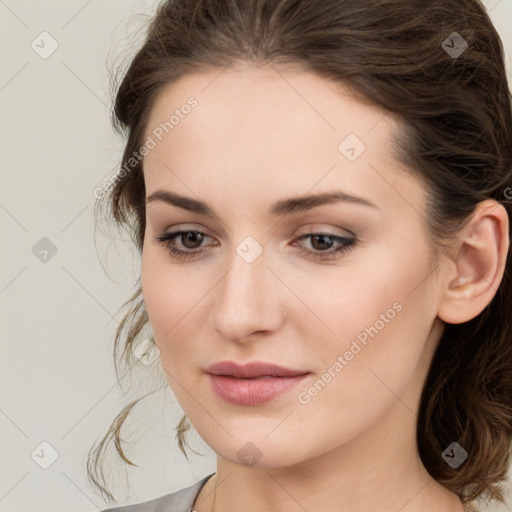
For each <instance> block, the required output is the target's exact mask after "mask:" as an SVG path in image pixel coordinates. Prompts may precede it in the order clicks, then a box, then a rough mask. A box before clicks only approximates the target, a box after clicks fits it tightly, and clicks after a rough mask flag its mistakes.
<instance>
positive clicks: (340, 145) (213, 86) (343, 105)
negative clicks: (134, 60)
mask: <svg viewBox="0 0 512 512" xmlns="http://www.w3.org/2000/svg"><path fill="white" fill-rule="evenodd" d="M191 98H193V100H194V102H195V106H194V107H193V108H189V107H188V106H187V107H186V108H185V107H184V106H186V105H188V104H192V103H190V99H191ZM171 118H173V119H172V123H170V122H169V121H170V120H171ZM165 128H167V129H165ZM399 128H400V125H399V123H398V121H397V119H395V118H394V117H393V116H392V115H390V114H389V113H387V112H386V111H384V110H382V109H380V108H377V107H375V106H373V105H369V104H366V103H362V102H360V101H359V100H358V99H356V98H355V97H354V96H353V94H352V93H351V91H350V90H349V89H348V87H346V86H344V85H342V84H340V83H335V82H333V81H329V80H327V79H325V78H323V77H320V76H318V75H316V74H314V73H311V72H306V71H304V70H300V69H295V68H287V69H281V68H279V69H278V68H274V67H272V66H264V67H258V66H242V67H238V68H232V67H227V68H224V69H222V68H220V69H219V68H215V69H210V70H205V71H202V72H196V73H191V74H188V75H185V76H183V77H182V78H181V79H180V80H178V81H177V82H175V83H173V84H170V85H168V86H167V87H165V88H164V89H163V90H162V92H161V93H160V95H159V96H158V97H157V100H156V102H155V104H154V105H153V108H152V111H151V114H150V118H149V122H148V127H147V130H146V134H145V136H146V137H148V136H149V137H152V138H153V139H155V142H156V146H155V147H154V149H152V150H151V151H150V152H149V154H148V155H147V156H146V157H145V159H144V173H145V180H146V188H147V189H148V190H151V189H155V188H157V187H163V186H165V185H166V184H176V185H177V186H178V187H179V188H181V190H182V191H186V188H189V189H190V188H192V189H193V191H195V192H196V191H197V192H199V191H200V192H205V182H207V183H208V192H209V193H211V194H214V193H215V191H217V192H218V193H219V194H221V193H222V191H223V190H226V188H225V187H226V186H230V187H231V189H230V190H231V191H234V189H235V188H236V189H238V192H240V193H241V194H244V193H247V192H250V191H252V192H256V191H261V192H262V193H268V190H269V188H270V187H275V188H276V189H278V188H282V187H284V186H285V184H286V186H287V187H288V190H290V187H293V186H294V185H293V184H296V189H295V190H293V192H297V193H306V192H307V190H308V189H310V188H311V187H313V186H315V183H319V184H320V182H321V185H322V186H323V187H324V188H329V187H334V186H339V185H340V184H343V185H345V186H346V187H348V188H349V189H350V188H351V187H352V188H353V187H358V188H359V191H360V190H361V188H364V189H368V190H370V191H371V189H375V188H376V186H378V185H379V183H378V182H379V181H381V182H382V178H379V177H378V174H381V175H382V174H383V173H385V169H386V168H390V167H392V168H393V173H392V175H389V176H388V177H387V178H386V179H387V181H389V184H388V185H387V187H388V188H389V185H391V186H392V187H393V182H394V180H396V179H400V180H402V181H403V180H404V179H406V180H407V179H409V178H408V176H407V174H406V173H400V172H399V167H400V166H399V165H398V163H397V162H396V160H395V159H394V156H393V151H392V145H391V138H392V135H393V133H395V131H397V130H399ZM155 130H157V132H156V133H158V134H159V137H160V139H161V140H159V138H158V137H156V136H155V135H154V134H155ZM352 149H354V151H352V152H351V150H352ZM347 150H348V153H347ZM354 153H355V155H354ZM353 156H356V158H355V159H353ZM349 157H352V158H349ZM170 171H172V172H170ZM340 179H341V181H342V182H343V183H341V181H340ZM180 181H186V182H187V184H188V185H189V186H188V187H186V188H183V183H180ZM380 184H383V183H380ZM189 191H190V190H189ZM265 191H266V192H265ZM383 193H384V192H383ZM385 193H389V190H387V191H385ZM280 195H282V194H280ZM219 197H220V196H219Z"/></svg>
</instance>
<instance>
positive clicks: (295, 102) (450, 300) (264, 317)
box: [142, 64, 508, 512]
mask: <svg viewBox="0 0 512 512" xmlns="http://www.w3.org/2000/svg"><path fill="white" fill-rule="evenodd" d="M190 96H194V97H195V98H196V99H197V100H198V105H197V107H196V108H195V109H193V110H192V112H191V113H190V114H189V115H188V116H185V118H184V119H182V120H181V121H180V123H179V125H177V126H175V127H174V129H173V130H172V131H170V132H169V134H167V135H165V136H164V137H163V138H162V141H161V142H159V143H158V144H157V146H156V147H155V148H154V149H152V150H151V151H150V152H149V154H148V155H147V156H146V157H145V160H144V180H145V185H146V196H149V195H150V194H152V193H153V192H154V191H156V190H157V189H165V190H170V191H173V192H176V193H178V194H181V195H185V196H187V197H190V198H193V199H197V200H202V201H204V202H206V203H208V204H209V205H210V206H211V207H212V209H213V210H214V212H215V213H216V214H217V216H218V218H216V217H209V216H202V215H199V214H197V213H192V212H189V211H186V210H185V209H181V208H178V207H176V206H173V205H170V204H166V203H165V202H162V201H152V202H148V203H147V205H146V214H147V219H146V222H147V223H146V232H145V239H144V249H143V255H142V287H143V296H144V300H145V304H146V309H147V312H148V316H149V320H150V323H151V326H152V328H153V332H154V335H155V340H156V343H157V346H158V348H159V349H160V359H161V364H162V367H163V368H164V371H165V375H166V378H167V381H168V383H169V386H170V387H171V389H172V391H173V392H174V394H175V395H176V397H177V399H178V401H179V403H180V404H181V406H182V408H183V410H184V412H185V414H186V415H187V417H188V418H189V420H190V421H191V423H192V425H193V426H194V428H195V429H196V430H197V432H198V433H199V435H200V436H201V437H202V438H203V439H204V440H205V442H206V443H207V444H208V445H209V446H210V447H211V448H212V449H213V450H214V451H215V452H216V454H217V473H216V475H215V476H214V477H212V478H210V480H209V481H208V482H207V484H206V485H205V487H204V488H203V489H202V491H201V493H200V495H199V496H198V498H197V500H196V502H195V505H194V508H195V509H196V510H197V511H198V512H206V511H210V510H212V505H213V500H214V494H215V508H214V510H216V511H221V510H237V509H240V510H244V511H247V512H256V511H258V512H261V511H270V510H272V511H278V512H279V511H283V512H284V511H286V512H294V511H303V510H308V511H311V512H312V511H320V510H340V511H341V510H350V511H351V512H363V511H364V512H367V511H369V510H379V511H381V512H387V511H389V512H391V511H393V512H397V511H401V512H412V511H415V512H423V511H425V512H427V511H429V512H454V511H462V510H463V507H462V504H461V502H460V500H459V498H458V497H457V496H456V495H455V494H454V493H452V492H450V491H449V490H447V489H446V488H445V487H443V486H441V485H440V484H439V483H437V482H436V481H435V480H434V479H432V478H431V477H430V475H429V474H428V473H427V471H426V470H425V468H424V466H423V464H422V462H421V460H420V457H419V454H418V451H417V446H416V437H415V436H416V421H417V412H418V406H419V397H420V393H421V390H422V387H423V384H424V381H425V378H426V375H427V372H428V369H429V366H430V363H431V360H432V357H433V354H434V352H435V349H436V346H437V343H438V341H439V339H440V336H441V334H442V332H443V328H444V327H443V326H444V323H443V320H445V321H446V320H449V321H452V322H453V323H459V322H462V321H466V320H469V319H470V318H472V317H473V316H475V315H477V314H478V313H479V312H480V311H481V310H482V309H483V308H484V307H485V305H486V304H488V302H489V301H490V300H491V299H492V296H493V295H494V293H495V289H496V288H497V286H498V285H499V281H500V279H501V277H502V275H503V267H504V254H506V249H507V247H508V238H507V235H506V233H507V232H508V227H507V226H508V224H507V215H506V212H505V211H504V209H503V208H502V207H501V206H499V205H497V204H492V203H491V202H489V203H486V204H482V205H481V207H479V209H478V211H477V212H476V214H475V217H474V220H473V221H472V222H471V224H470V225H469V226H468V227H467V229H466V230H465V231H464V232H463V233H461V238H460V243H459V245H458V246H457V247H455V248H454V251H455V252H454V255H456V254H457V253H458V252H457V251H458V249H460V247H461V246H462V245H463V244H464V243H466V244H467V245H466V249H467V250H465V251H464V252H463V253H460V254H463V256H461V257H459V258H458V259H457V258H456V257H453V258H449V257H446V258H441V257H440V258H439V259H438V260H437V263H438V268H437V270H436V271H434V268H433V266H432V252H431V250H432V242H431V240H430V238H429V236H428V234H427V231H426V228H425V226H424V214H425V200H426V196H425V190H424V188H423V186H422V185H421V183H420V182H419V181H418V180H417V179H416V178H415V177H414V176H413V175H411V174H410V173H407V172H405V171H404V169H403V168H402V166H401V165H400V164H399V163H398V162H397V161H396V159H395V158H394V156H393V154H392V149H391V137H392V134H393V133H395V131H397V130H399V128H400V125H399V122H398V121H397V120H396V119H394V118H393V117H392V116H391V115H386V116H385V117H384V115H385V112H383V111H382V110H380V109H378V108H376V107H374V106H370V105H367V104H363V103H361V102H359V101H358V100H356V99H355V98H354V96H353V95H352V94H351V93H350V92H349V90H348V89H346V88H344V87H342V86H340V85H339V84H337V85H335V84H333V83H331V82H328V81H326V80H325V79H324V78H321V77H318V76H316V75H314V74H311V73H306V72H304V71H302V70H300V69H293V68H288V69H286V71H285V70H284V69H281V70H280V71H279V72H277V71H276V69H274V68H272V67H269V66H255V65H249V64H247V65H238V66H237V67H235V66H233V65H232V66H230V67H229V68H226V69H224V70H220V69H210V70H204V71H201V72H197V73H194V74H189V75H186V76H185V77H183V78H182V79H180V80H179V81H178V82H176V83H173V84H171V85H169V86H168V87H167V88H166V89H164V90H163V91H162V93H161V94H160V95H159V97H158V99H157V102H156V104H155V105H154V107H153V109H152V112H151V116H150V120H149V123H148V129H147V132H146V136H148V135H150V134H151V130H152V129H153V128H154V127H156V126H158V125H159V123H161V122H165V121H166V120H168V119H169V117H170V116H171V115H172V114H173V111H174V109H176V108H179V107H180V105H183V104H184V103H186V101H187V99H188V98H189V97H190ZM350 133H353V134H356V135H357V136H358V137H359V138H360V139H361V140H362V141H364V144H365V145H366V150H365V151H364V152H363V153H362V154H361V155H360V156H359V157H358V158H357V160H356V161H354V162H351V161H349V160H347V158H345V156H344V155H343V154H342V153H341V152H340V151H339V150H338V146H339V144H340V142H341V141H343V140H344V139H345V137H346V136H347V135H348V134H350ZM333 189H342V190H344V191H345V192H347V193H350V194H353V195H356V196H359V197H363V198H365V199H366V200H368V201H371V202H372V203H373V204H374V205H375V207H374V208H372V207H368V206H365V205H360V204H354V203H350V202H336V203H332V204H326V205H322V206H318V207H316V208H314V209H311V210H309V211H306V212H301V213H293V214H289V215H286V216H284V217H275V216H272V215H269V213H268V210H269V208H270V206H271V205H272V204H274V202H276V201H278V200H281V199H285V198H289V197H297V196H302V195H304V194H306V193H319V192H327V191H331V190H333ZM492 207H493V208H492ZM194 229H195V230H199V231H202V232H204V233H206V235H207V236H206V237H205V238H204V240H203V242H201V241H198V242H197V241H196V242H195V244H194V243H193V242H189V243H188V245H184V243H187V240H186V239H185V240H183V238H182V237H176V238H175V239H174V245H175V246H177V247H178V248H180V249H182V250H188V251H189V252H194V251H198V250H201V249H204V250H205V253H203V254H202V255H199V256H194V257H191V258H188V259H179V258H174V257H172V256H171V255H170V254H169V252H168V250H167V249H166V247H165V246H164V245H163V244H162V243H159V242H157V241H156V240H155V237H158V236H162V235H163V234H165V233H169V232H175V231H179V230H184V231H185V230H194ZM351 232H352V233H354V234H355V235H356V237H357V239H358V243H357V244H356V246H354V247H352V248H351V249H350V250H348V251H345V252H342V253H339V254H338V255H336V256H334V257H333V258H332V259H324V260H321V259H318V258H315V253H316V254H319V253H321V252H322V246H321V244H319V243H318V241H317V243H316V244H315V240H314V239H312V238H311V237H310V238H304V239H302V240H300V236H301V235H304V234H307V233H328V234H332V236H349V235H350V233H351ZM475 233H476V234H475ZM466 235H467V237H466ZM247 236H252V237H253V238H254V239H255V240H256V242H257V243H258V244H259V245H260V246H261V248H262V249H263V252H262V254H261V255H260V256H259V257H258V258H257V259H256V260H255V261H254V262H252V263H247V262H246V261H244V260H243V259H242V258H241V257H240V256H239V255H238V254H237V252H236V248H237V246H238V245H239V244H240V243H241V242H242V241H243V240H244V239H245V238H246V237H247ZM464 237H466V238H464ZM329 243H332V245H333V246H334V247H336V246H337V245H338V244H339V242H338V240H337V239H336V238H334V239H327V244H329ZM300 246H302V247H304V249H305V250H306V251H308V250H309V251H310V255H309V256H308V255H307V254H301V253H300V252H299V247H300ZM328 247H329V245H327V247H326V248H324V249H323V251H324V252H325V251H326V250H328ZM482 279H485V281H486V282H485V283H483V281H482ZM394 303H399V304H400V305H401V307H402V309H401V311H400V312H399V313H397V314H396V315H395V317H394V318H393V319H392V320H389V321H388V322H386V323H385V326H384V328H382V329H381V330H380V331H379V332H378V334H377V335H376V336H375V337H374V338H369V339H368V343H367V345H366V346H364V345H362V350H361V351H360V352H359V353H358V354H357V355H356V356H354V357H353V359H352V360H351V361H349V362H348V364H347V365H346V366H345V367H344V368H343V370H342V371H340V372H339V373H337V374H336V377H335V378H333V379H332V380H331V382H329V383H328V384H327V385H326V386H325V387H324V388H323V389H322V390H321V392H319V393H318V394H317V395H316V396H314V397H312V398H311V400H310V402H309V403H308V404H302V403H300V402H299V401H298V398H297V397H298V394H299V392H300V391H304V390H307V389H308V388H310V387H311V386H312V384H313V383H314V382H315V381H317V380H318V379H319V378H320V377H321V376H322V374H323V373H324V372H325V371H326V370H327V369H328V368H329V367H332V365H333V363H334V362H335V361H336V359H337V357H338V355H340V354H344V353H345V352H346V351H347V350H348V349H349V348H350V346H351V343H352V341H353V340H354V339H355V338H356V336H357V335H358V334H359V333H361V332H362V331H364V329H365V328H366V327H369V326H371V325H374V324H375V323H376V321H377V320H379V319H380V318H381V316H380V315H381V314H385V312H386V311H387V310H389V309H390V308H392V305H393V304H394ZM360 345H361V344H360ZM221 360H234V361H237V362H239V363H240V364H244V363H246V362H248V361H254V360H259V361H271V362H274V363H276V364H280V365H282V366H286V367H290V368H294V369H301V370H304V371H309V372H311V375H310V376H308V378H307V379H306V380H305V381H304V382H303V383H301V384H300V385H299V387H297V388H295V389H294V390H292V391H290V392H288V393H286V394H284V395H281V396H279V397H278V398H275V399H273V400H271V401H270V402H266V403H265V404H262V405H259V406H252V407H251V406H239V405H232V404H230V403H228V402H225V401H223V400H222V399H221V398H219V397H218V396H217V395H216V394H215V393H214V392H213V391H212V389H211V386H210V384H209V380H208V378H207V375H206V374H205V373H204V369H205V368H206V367H208V366H209V365H211V364H213V363H215V362H218V361H221ZM248 442H251V443H252V444H253V445H254V446H256V447H257V449H258V450H259V452H260V454H261V455H260V458H259V459H258V461H257V462H256V464H255V465H253V466H247V465H244V463H243V462H242V461H241V460H240V459H239V457H238V456H237V452H238V451H239V450H240V449H241V448H242V447H243V446H244V445H246V443H248ZM216 482H217V483H218V488H217V489H216V493H213V492H212V491H213V489H214V487H215V483H216Z"/></svg>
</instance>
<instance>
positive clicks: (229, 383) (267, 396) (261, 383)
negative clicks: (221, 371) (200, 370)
mask: <svg viewBox="0 0 512 512" xmlns="http://www.w3.org/2000/svg"><path fill="white" fill-rule="evenodd" d="M308 375H309V374H304V375H297V376H296V377H255V378H252V379H237V378H236V377H229V376H225V375H211V374H209V375H208V376H209V377H210V383H211V385H212V388H213V391H214V392H215V393H216V394H217V395H218V396H220V397H221V398H222V399H224V400H226V401H227V402H230V403H232V404H234V405H259V404H262V403H265V402H268V401H269V400H272V399H273V398H276V397H277V396H279V395H282V394H284V393H286V392H287V391H290V390H291V389H292V388H294V387H295V386H296V385H297V384H299V383H300V382H302V381H303V380H304V379H305V378H306V377H307V376H308Z"/></svg>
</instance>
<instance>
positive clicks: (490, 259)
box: [438, 200, 509, 324]
mask: <svg viewBox="0 0 512 512" xmlns="http://www.w3.org/2000/svg"><path fill="white" fill-rule="evenodd" d="M508 226H509V219H508V214H507V211H506V210H505V208H504V207H503V206H502V205H500V204H499V203H497V202H496V201H494V200H486V201H482V202H481V203H479V204H478V205H477V207H476V208H475V210H474V212H473V215H472V217H471V220H470V222H469V223H468V224H467V225H466V226H465V227H464V228H463V229H462V230H461V232H460V234H459V239H460V242H461V244H460V248H459V251H458V254H457V256H456V258H455V260H454V261H452V262H451V263H450V266H451V268H449V269H448V272H449V273H450V279H449V282H448V284H447V285H446V288H445V290H444V292H443V295H442V297H441V301H440V304H439V309H438V316H439V318H440V319H441V320H443V321H444V322H447V323H450V324H459V323H463V322H467V321H469V320H471V319H472V318H475V317H476V316H478V315H479V314H480V313H481V312H482V311H483V310H484V309H485V307H486V306H487V305H488V304H489V303H490V302H491V300H492V299H493V297H494V296H495V294H496V292H497V291H498V287H499V285H500V283H501V279H502V278H503V273H504V270H505V262H506V257H507V252H508V247H509V236H508V229H509V228H508ZM454 274H455V276H454Z"/></svg>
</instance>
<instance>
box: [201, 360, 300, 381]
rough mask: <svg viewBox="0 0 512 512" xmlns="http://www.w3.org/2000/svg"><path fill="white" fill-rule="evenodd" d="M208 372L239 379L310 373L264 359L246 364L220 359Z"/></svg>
mask: <svg viewBox="0 0 512 512" xmlns="http://www.w3.org/2000/svg"><path fill="white" fill-rule="evenodd" d="M206 372H207V373H210V374H212V375H229V376H233V377H237V378H239V379H244V378H245V379H248V378H251V377H264V376H271V377H296V376H297V375H305V374H306V373H309V372H307V371H304V370H294V369H292V368H285V367H284V366H278V365H275V364H272V363H266V362H264V361H254V362H251V363H248V364H245V365H239V364H237V363H235V362H233V361H220V362H218V363H215V364H212V365H211V366H209V367H208V368H207V369H206Z"/></svg>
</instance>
